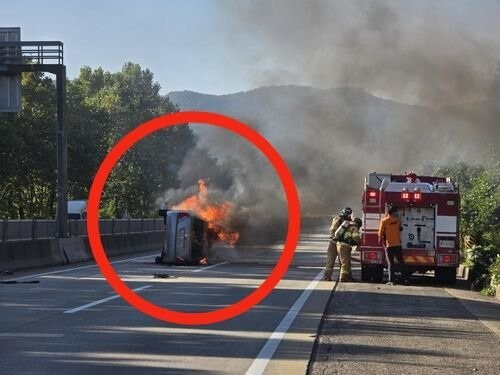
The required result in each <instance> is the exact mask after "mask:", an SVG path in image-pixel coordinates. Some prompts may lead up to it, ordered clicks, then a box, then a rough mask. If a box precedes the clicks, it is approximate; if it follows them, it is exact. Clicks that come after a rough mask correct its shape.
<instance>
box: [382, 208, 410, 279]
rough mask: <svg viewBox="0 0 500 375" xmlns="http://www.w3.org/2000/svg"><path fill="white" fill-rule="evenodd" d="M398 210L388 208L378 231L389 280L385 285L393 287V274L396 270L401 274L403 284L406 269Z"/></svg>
mask: <svg viewBox="0 0 500 375" xmlns="http://www.w3.org/2000/svg"><path fill="white" fill-rule="evenodd" d="M397 212H398V208H397V207H395V206H389V207H388V209H387V215H386V217H384V218H383V219H382V220H381V221H380V226H379V230H378V239H379V243H381V244H382V246H384V247H385V256H386V258H387V273H388V275H389V279H388V280H387V285H394V282H395V279H394V272H395V271H396V268H397V270H398V271H400V272H401V277H402V279H403V281H404V282H405V283H407V282H408V280H407V272H406V267H405V264H404V260H403V248H402V247H401V236H400V232H401V231H402V230H403V227H402V226H401V221H400V220H399V218H398V217H397ZM394 258H396V260H397V266H396V264H395V263H394Z"/></svg>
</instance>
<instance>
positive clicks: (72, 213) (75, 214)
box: [68, 200, 87, 220]
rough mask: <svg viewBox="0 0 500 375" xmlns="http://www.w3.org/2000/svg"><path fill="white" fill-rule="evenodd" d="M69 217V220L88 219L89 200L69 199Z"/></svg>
mask: <svg viewBox="0 0 500 375" xmlns="http://www.w3.org/2000/svg"><path fill="white" fill-rule="evenodd" d="M68 219H69V220H85V219H87V201H86V200H77V201H68Z"/></svg>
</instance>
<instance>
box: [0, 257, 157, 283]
mask: <svg viewBox="0 0 500 375" xmlns="http://www.w3.org/2000/svg"><path fill="white" fill-rule="evenodd" d="M156 255H157V254H151V255H145V256H142V257H136V258H128V259H122V260H115V261H114V262H110V263H111V264H116V263H123V262H130V261H131V260H137V259H145V258H150V257H154V256H156ZM90 267H97V264H90V265H88V266H81V267H73V268H66V269H64V270H58V271H51V272H45V273H39V274H36V275H28V276H22V277H16V278H15V279H9V280H4V281H17V280H23V279H29V278H31V277H40V276H46V275H54V274H57V273H63V272H69V271H74V270H83V269H85V268H90Z"/></svg>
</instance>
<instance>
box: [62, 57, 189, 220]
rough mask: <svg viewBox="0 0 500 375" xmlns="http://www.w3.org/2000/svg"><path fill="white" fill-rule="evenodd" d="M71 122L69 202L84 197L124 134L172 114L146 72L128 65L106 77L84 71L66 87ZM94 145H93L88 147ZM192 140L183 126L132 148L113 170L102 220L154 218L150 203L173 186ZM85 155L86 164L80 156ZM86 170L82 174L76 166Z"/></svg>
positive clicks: (107, 185) (166, 101)
mask: <svg viewBox="0 0 500 375" xmlns="http://www.w3.org/2000/svg"><path fill="white" fill-rule="evenodd" d="M70 92H71V100H72V101H73V103H72V104H71V106H72V107H75V110H74V111H73V112H74V114H75V115H74V116H72V118H73V122H72V134H73V136H72V147H71V151H70V162H71V160H83V161H84V163H83V164H82V163H78V164H73V168H74V170H72V173H71V176H74V178H73V177H72V182H73V184H72V188H71V189H70V192H71V196H74V197H75V198H76V197H78V196H82V195H83V196H86V194H88V188H89V187H90V183H91V180H92V178H93V175H94V174H95V171H96V170H97V167H98V165H99V163H100V161H101V160H102V158H103V157H104V155H105V154H106V153H107V152H108V151H109V149H110V148H111V147H112V146H113V145H114V144H115V143H116V142H117V141H118V140H119V139H120V138H121V137H123V136H124V135H125V134H126V133H128V132H129V131H130V130H132V129H133V128H135V127H136V126H138V125H140V124H141V123H143V122H145V121H147V120H150V119H152V118H154V117H156V116H159V115H162V114H167V113H171V112H174V111H176V110H177V109H176V108H175V106H174V105H173V104H172V103H171V102H170V101H169V100H168V98H167V97H165V96H162V95H161V94H160V86H159V84H158V83H155V82H154V81H153V74H152V73H151V72H150V71H149V70H148V69H145V70H143V69H141V67H140V66H139V65H137V64H133V63H127V64H125V65H124V66H123V69H122V71H121V72H118V73H108V72H103V70H102V69H100V68H99V69H96V70H92V69H90V68H88V67H85V68H83V69H82V70H81V73H80V76H79V77H78V78H77V79H75V80H74V81H73V82H72V83H71V90H70ZM96 141H97V142H96ZM93 142H94V144H92V143H93ZM193 145H194V136H193V134H192V132H191V130H190V129H189V128H188V127H186V126H177V127H174V128H169V129H168V130H162V131H159V132H156V133H154V134H152V135H150V136H148V137H147V138H145V139H143V140H141V141H140V142H139V143H137V144H136V145H135V146H134V147H133V148H132V149H131V150H129V151H128V152H127V153H126V154H125V156H124V157H123V158H122V159H121V160H120V161H119V163H118V164H117V165H116V166H115V168H114V169H113V172H112V173H111V175H110V177H109V179H108V181H107V184H106V189H105V193H104V196H103V202H102V208H103V209H102V212H101V214H102V215H104V216H108V217H121V216H122V215H123V214H124V213H125V212H129V213H130V214H131V215H132V216H134V217H145V216H151V215H154V210H153V207H154V201H155V199H156V197H157V196H158V195H159V194H160V193H161V192H162V191H164V190H166V189H168V188H170V187H175V186H177V184H178V181H177V171H178V169H179V167H180V164H181V161H182V160H183V158H184V156H185V155H186V153H187V150H188V149H189V148H191V147H192V146H193ZM85 150H90V151H91V155H89V157H88V159H85V157H84V156H82V155H81V153H82V152H85ZM82 165H85V167H84V168H82V167H81V166H82Z"/></svg>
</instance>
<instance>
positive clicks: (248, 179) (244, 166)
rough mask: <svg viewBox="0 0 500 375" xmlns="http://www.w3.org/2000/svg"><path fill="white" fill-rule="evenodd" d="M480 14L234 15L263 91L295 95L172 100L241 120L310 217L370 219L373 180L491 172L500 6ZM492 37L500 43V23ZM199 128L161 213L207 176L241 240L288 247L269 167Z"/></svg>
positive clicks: (224, 135)
mask: <svg viewBox="0 0 500 375" xmlns="http://www.w3.org/2000/svg"><path fill="white" fill-rule="evenodd" d="M417 3H418V4H417ZM481 4H486V6H485V7H484V8H480V7H479V5H476V6H473V5H472V4H471V3H469V2H462V1H453V2H451V1H449V2H446V1H445V2H439V3H437V2H409V1H408V2H399V1H398V2H390V1H384V2H382V1H350V2H332V1H288V0H287V1H284V2H280V1H273V2H268V1H252V2H228V3H227V4H225V5H226V6H224V7H223V9H221V12H222V13H223V14H224V15H225V16H226V17H228V19H230V20H232V23H231V27H232V29H233V31H235V30H236V31H237V32H234V33H233V35H236V36H232V38H239V39H238V40H239V41H240V42H243V41H244V42H245V43H247V45H250V46H252V47H253V50H254V51H257V52H255V53H256V59H255V62H256V68H255V82H258V83H259V84H262V85H269V84H273V83H280V84H282V83H287V84H290V85H292V86H274V87H267V88H262V89H257V90H252V91H249V92H245V93H237V94H232V95H224V96H209V95H201V94H196V93H189V92H182V93H172V94H171V95H170V97H171V99H172V100H173V101H174V102H176V103H177V104H179V105H180V107H181V108H182V109H187V108H194V109H204V110H211V111H215V112H221V113H225V114H227V115H230V116H233V117H236V118H238V119H240V120H242V121H245V122H246V123H247V124H249V125H250V126H252V127H254V128H255V129H257V130H259V132H261V133H262V135H264V136H265V137H267V138H268V139H269V140H270V141H271V142H272V143H273V145H274V146H275V147H276V148H277V149H278V151H279V152H280V153H281V154H282V156H283V157H284V159H285V161H286V162H287V164H288V165H289V167H290V169H291V170H292V173H293V175H294V178H295V181H296V183H297V186H298V189H299V195H300V198H301V205H302V214H303V216H304V217H306V216H316V215H328V214H332V213H334V212H335V211H338V210H339V209H341V208H342V207H343V206H345V205H349V206H353V207H354V208H355V209H356V208H357V209H358V212H359V201H360V194H361V189H362V187H363V177H364V176H365V175H366V174H367V173H368V172H370V171H379V172H392V173H402V172H404V171H405V170H415V171H416V172H417V173H418V172H420V173H429V172H430V171H431V168H430V167H429V166H432V165H434V166H435V165H445V164H449V163H452V162H454V161H457V160H465V161H468V162H470V163H476V162H480V161H481V159H482V158H483V157H484V156H485V155H486V154H487V149H488V147H494V145H495V143H496V142H497V141H496V140H498V139H499V138H500V113H499V110H498V108H499V107H500V71H499V70H498V67H497V66H498V65H497V64H498V62H499V61H500V43H499V42H498V38H497V39H495V38H494V37H491V36H490V35H489V34H488V33H486V31H488V27H489V26H488V25H489V22H490V21H491V19H492V14H491V13H495V12H496V14H498V15H500V6H499V5H498V4H495V3H481ZM460 7H461V9H460ZM465 11H469V12H470V19H469V18H467V16H468V14H466V13H464V14H462V15H461V13H460V12H465ZM493 19H494V18H493ZM491 27H494V28H495V29H496V31H497V35H500V34H499V33H498V31H500V30H499V29H500V26H499V24H495V25H494V26H491ZM240 44H241V43H240ZM259 53H260V54H259ZM297 84H307V85H308V86H314V87H323V88H325V87H326V89H315V88H311V87H303V86H297ZM194 129H195V132H196V133H197V134H198V135H199V141H198V149H197V150H194V151H193V153H192V154H191V156H190V157H189V158H188V160H186V163H185V165H184V167H183V169H182V170H181V173H180V175H179V177H180V179H181V182H182V184H183V186H182V189H180V190H178V191H170V192H167V194H166V196H165V200H163V201H162V203H164V202H165V201H167V202H172V201H175V200H176V199H178V198H182V197H183V196H184V195H185V194H186V191H185V188H187V189H189V186H193V185H196V184H195V183H194V182H195V181H196V180H197V179H198V178H202V177H209V178H210V179H211V184H212V188H213V191H214V194H215V195H214V197H215V196H217V199H222V198H224V199H228V200H231V201H233V202H235V203H236V206H237V207H238V208H237V210H238V212H237V214H236V215H235V216H234V217H235V218H238V220H237V221H235V222H234V225H235V226H236V227H237V228H236V229H240V230H243V232H245V233H246V234H247V236H248V237H253V238H259V239H262V238H266V239H267V238H268V237H267V235H269V237H272V236H271V234H278V235H277V237H280V236H281V238H283V237H282V236H283V233H284V228H285V227H286V206H285V203H284V194H283V190H282V188H281V185H280V182H279V180H278V178H277V177H276V174H275V173H274V171H273V170H272V169H271V167H270V166H269V165H268V163H267V162H266V161H265V158H264V157H263V156H262V155H261V154H260V153H259V152H258V151H257V150H255V149H254V148H252V147H251V146H249V145H248V144H247V142H246V141H244V140H242V139H240V138H239V137H237V136H235V135H233V134H230V133H228V132H224V131H222V130H217V129H210V128H207V127H204V126H195V127H194ZM488 145H491V146H488ZM193 183H194V184H193ZM215 192H216V193H215Z"/></svg>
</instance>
